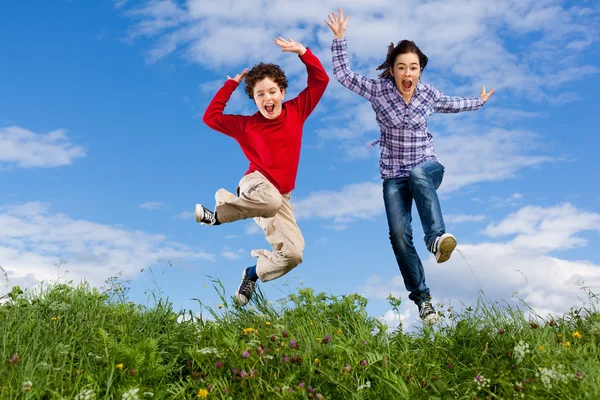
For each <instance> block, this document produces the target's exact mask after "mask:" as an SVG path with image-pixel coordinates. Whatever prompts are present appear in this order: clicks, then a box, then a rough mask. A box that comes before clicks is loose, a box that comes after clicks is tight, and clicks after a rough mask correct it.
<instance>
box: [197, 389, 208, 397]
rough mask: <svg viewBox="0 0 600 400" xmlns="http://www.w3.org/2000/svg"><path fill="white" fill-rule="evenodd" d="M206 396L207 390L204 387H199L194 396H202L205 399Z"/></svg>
mask: <svg viewBox="0 0 600 400" xmlns="http://www.w3.org/2000/svg"><path fill="white" fill-rule="evenodd" d="M206 396H208V390H206V389H204V388H202V389H200V390H199V391H198V394H197V395H196V397H200V398H203V399H205V398H206Z"/></svg>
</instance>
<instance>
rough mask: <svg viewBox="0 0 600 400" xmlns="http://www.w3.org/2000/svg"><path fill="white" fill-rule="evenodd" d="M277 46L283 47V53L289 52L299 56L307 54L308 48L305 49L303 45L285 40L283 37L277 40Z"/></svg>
mask: <svg viewBox="0 0 600 400" xmlns="http://www.w3.org/2000/svg"><path fill="white" fill-rule="evenodd" d="M275 44H276V45H277V46H279V47H281V51H289V52H291V53H296V54H298V55H299V56H303V55H304V53H305V52H306V47H304V46H303V45H302V43H298V42H294V41H293V40H292V39H290V40H285V39H284V38H282V37H281V36H279V37H278V38H277V39H275Z"/></svg>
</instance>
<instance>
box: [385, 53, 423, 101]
mask: <svg viewBox="0 0 600 400" xmlns="http://www.w3.org/2000/svg"><path fill="white" fill-rule="evenodd" d="M390 74H392V75H393V77H394V79H395V81H396V87H397V88H398V90H399V91H400V94H402V96H403V97H411V96H412V95H413V93H414V92H415V88H416V87H417V83H418V82H419V78H420V77H421V65H420V64H419V56H418V55H416V54H415V53H404V54H398V55H397V56H396V60H394V67H393V68H390Z"/></svg>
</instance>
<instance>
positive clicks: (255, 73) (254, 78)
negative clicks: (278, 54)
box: [245, 62, 288, 99]
mask: <svg viewBox="0 0 600 400" xmlns="http://www.w3.org/2000/svg"><path fill="white" fill-rule="evenodd" d="M265 78H271V80H272V81H273V82H275V83H276V84H277V86H279V89H281V90H283V89H286V88H287V86H288V81H287V78H286V77H285V73H284V72H283V70H282V69H281V68H279V65H276V64H265V63H262V62H261V63H260V64H258V65H255V66H254V67H252V69H251V70H250V71H248V73H247V74H246V78H245V81H246V86H245V89H246V94H247V95H248V97H250V98H251V99H254V85H256V82H259V81H262V80H263V79H265Z"/></svg>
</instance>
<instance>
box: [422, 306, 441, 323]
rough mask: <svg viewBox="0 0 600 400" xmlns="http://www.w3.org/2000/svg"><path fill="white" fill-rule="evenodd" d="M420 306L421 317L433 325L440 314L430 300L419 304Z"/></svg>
mask: <svg viewBox="0 0 600 400" xmlns="http://www.w3.org/2000/svg"><path fill="white" fill-rule="evenodd" d="M418 307H419V317H421V319H422V320H423V322H424V323H426V324H428V325H433V324H435V323H436V322H437V319H438V315H437V313H436V312H435V309H434V308H433V305H432V304H431V303H430V302H428V301H424V302H422V303H421V304H419V305H418Z"/></svg>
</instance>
